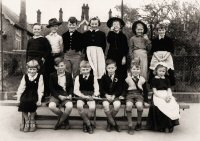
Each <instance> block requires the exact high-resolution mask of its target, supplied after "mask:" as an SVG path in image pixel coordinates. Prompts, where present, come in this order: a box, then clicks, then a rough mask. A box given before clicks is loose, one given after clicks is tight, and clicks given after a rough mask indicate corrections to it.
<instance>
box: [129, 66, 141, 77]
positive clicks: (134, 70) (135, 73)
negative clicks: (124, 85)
mask: <svg viewBox="0 0 200 141" xmlns="http://www.w3.org/2000/svg"><path fill="white" fill-rule="evenodd" d="M131 74H132V75H133V76H138V75H139V74H140V67H136V66H132V68H131Z"/></svg>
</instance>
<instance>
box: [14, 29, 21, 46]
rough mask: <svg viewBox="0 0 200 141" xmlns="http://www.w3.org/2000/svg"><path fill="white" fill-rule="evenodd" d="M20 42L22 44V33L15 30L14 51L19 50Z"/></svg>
mask: <svg viewBox="0 0 200 141" xmlns="http://www.w3.org/2000/svg"><path fill="white" fill-rule="evenodd" d="M21 42H22V31H21V30H19V29H16V30H15V47H14V50H21V49H22V47H21Z"/></svg>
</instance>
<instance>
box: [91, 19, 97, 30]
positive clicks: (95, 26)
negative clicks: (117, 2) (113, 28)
mask: <svg viewBox="0 0 200 141" xmlns="http://www.w3.org/2000/svg"><path fill="white" fill-rule="evenodd" d="M90 27H91V28H92V30H96V29H97V28H98V27H99V21H98V20H91V22H90Z"/></svg>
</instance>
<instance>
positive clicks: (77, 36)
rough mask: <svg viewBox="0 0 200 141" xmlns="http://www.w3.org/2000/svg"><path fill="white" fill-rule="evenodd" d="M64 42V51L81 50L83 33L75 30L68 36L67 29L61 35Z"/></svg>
mask: <svg viewBox="0 0 200 141" xmlns="http://www.w3.org/2000/svg"><path fill="white" fill-rule="evenodd" d="M62 38H63V44H64V53H66V52H67V51H68V50H69V49H72V50H75V51H76V52H78V51H82V50H83V35H82V33H80V32H78V31H77V30H75V31H74V32H73V34H72V35H71V36H70V32H69V31H67V32H65V33H64V34H63V35H62Z"/></svg>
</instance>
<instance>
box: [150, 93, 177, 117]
mask: <svg viewBox="0 0 200 141" xmlns="http://www.w3.org/2000/svg"><path fill="white" fill-rule="evenodd" d="M158 95H159V96H160V97H163V98H165V97H166V96H167V91H166V90H158ZM153 102H154V105H155V106H157V107H158V109H159V110H160V111H161V112H162V113H163V114H165V115H166V116H167V117H169V118H170V119H171V120H176V119H179V118H180V114H179V105H178V103H177V102H176V100H175V98H174V97H173V96H172V97H171V100H170V102H169V103H167V102H166V101H165V100H164V99H162V98H158V97H156V96H155V95H153Z"/></svg>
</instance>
